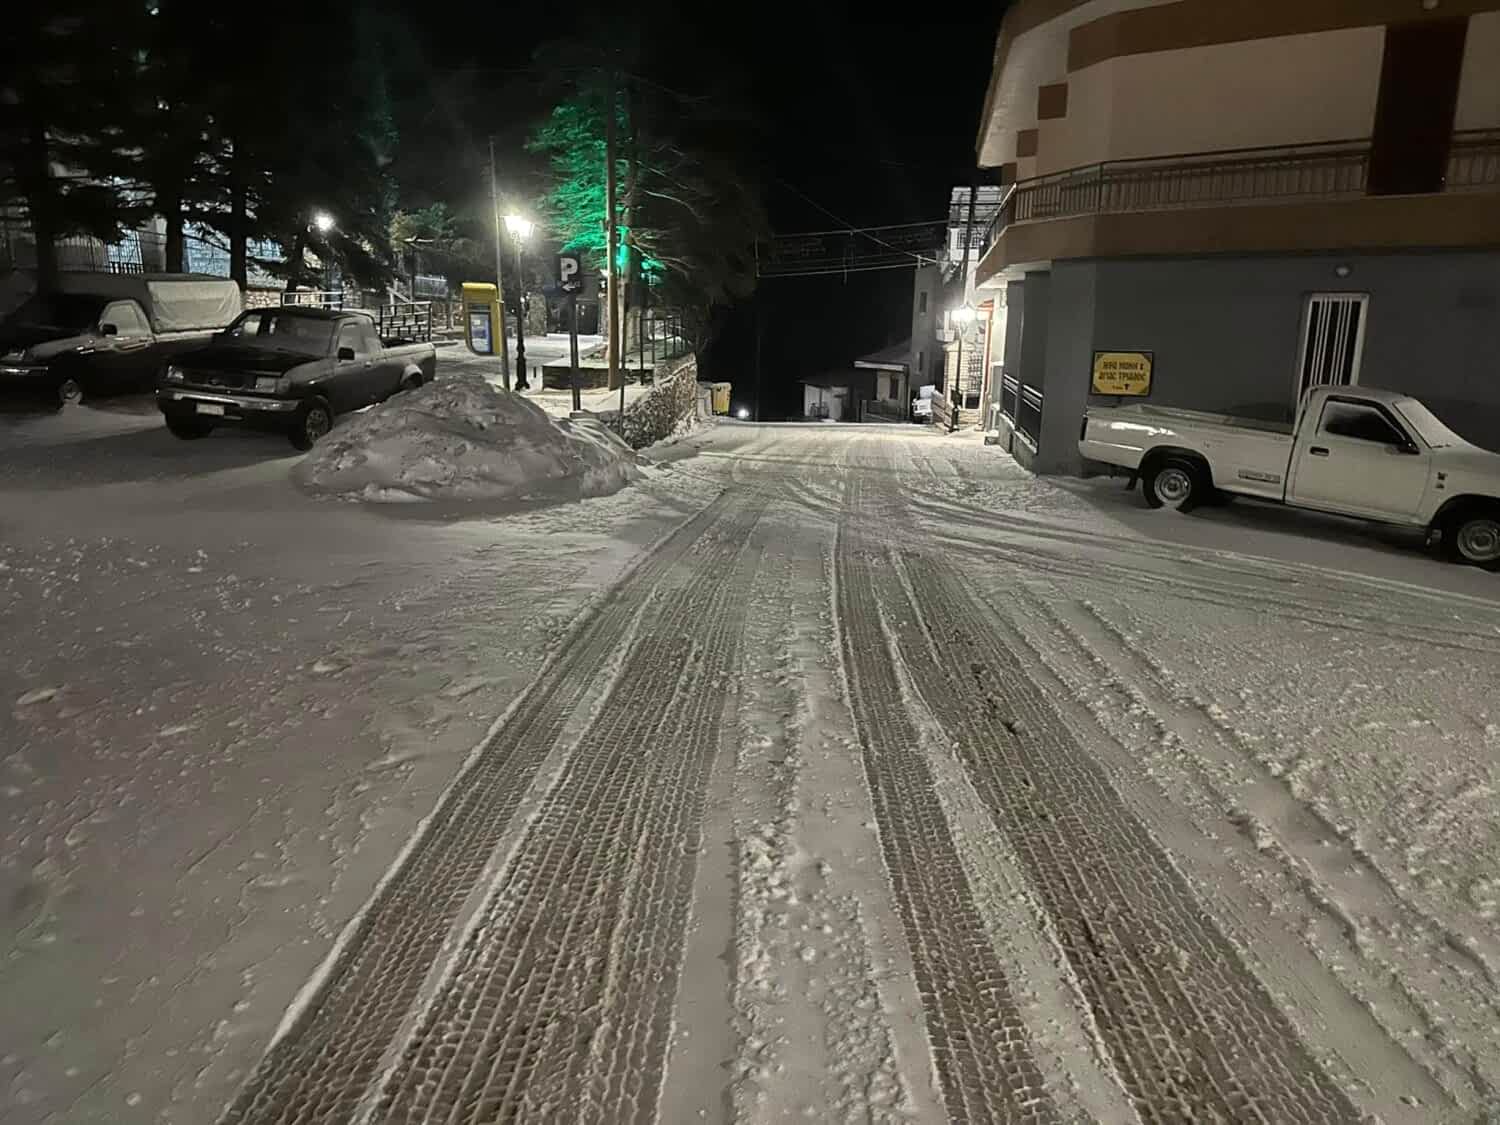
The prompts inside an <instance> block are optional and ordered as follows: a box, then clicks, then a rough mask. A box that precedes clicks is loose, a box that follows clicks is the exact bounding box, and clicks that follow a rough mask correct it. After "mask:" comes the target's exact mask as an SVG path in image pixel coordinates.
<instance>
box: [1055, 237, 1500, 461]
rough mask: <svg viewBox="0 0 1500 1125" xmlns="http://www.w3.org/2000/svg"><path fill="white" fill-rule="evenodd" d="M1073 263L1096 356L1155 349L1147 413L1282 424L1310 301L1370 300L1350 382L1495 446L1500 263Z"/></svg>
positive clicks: (1385, 258) (1499, 410)
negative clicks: (1165, 410) (1410, 398)
mask: <svg viewBox="0 0 1500 1125" xmlns="http://www.w3.org/2000/svg"><path fill="white" fill-rule="evenodd" d="M1064 264H1065V265H1072V264H1073V263H1064ZM1076 264H1077V265H1079V266H1084V265H1091V266H1092V268H1093V269H1095V270H1096V271H1097V277H1098V282H1097V292H1096V302H1095V312H1094V323H1093V344H1092V347H1093V348H1097V349H1102V350H1110V351H1117V350H1118V351H1127V350H1148V351H1152V352H1154V353H1155V362H1154V364H1153V372H1152V392H1151V401H1153V402H1160V403H1164V404H1167V405H1171V406H1183V407H1188V408H1190V409H1195V410H1222V411H1225V412H1232V413H1243V414H1247V415H1251V416H1255V417H1264V418H1290V417H1291V415H1292V413H1293V411H1294V408H1295V397H1296V389H1297V376H1298V371H1297V361H1298V355H1299V350H1300V345H1301V333H1302V317H1303V309H1304V305H1305V303H1306V299H1307V296H1308V294H1310V293H1322V292H1333V293H1337V292H1348V293H1367V294H1369V298H1370V299H1369V305H1368V308H1367V312H1366V323H1365V340H1364V350H1363V356H1362V360H1361V364H1360V370H1359V376H1358V379H1359V382H1360V383H1361V384H1362V385H1365V386H1371V387H1384V388H1387V389H1390V390H1398V391H1404V392H1407V393H1409V394H1412V395H1415V396H1417V397H1418V398H1421V399H1422V400H1423V401H1424V402H1426V403H1427V404H1428V405H1429V406H1431V407H1432V409H1433V410H1434V411H1435V412H1436V413H1437V414H1438V415H1439V416H1441V417H1442V418H1443V420H1444V421H1446V422H1447V423H1448V424H1449V425H1450V426H1452V427H1453V428H1454V429H1455V430H1457V431H1458V432H1459V433H1460V434H1462V435H1463V436H1464V437H1466V438H1468V439H1469V440H1470V441H1474V442H1476V443H1478V444H1481V445H1486V446H1488V447H1490V448H1496V449H1500V308H1497V305H1500V253H1495V252H1477V253H1444V252H1431V253H1411V254H1380V255H1375V254H1369V255H1351V254H1326V255H1322V254H1320V255H1299V256H1295V257H1264V258H1232V259H1231V258H1196V259H1142V260H1115V261H1096V262H1093V263H1076ZM1340 266H1347V267H1348V274H1347V276H1345V277H1339V276H1338V274H1337V273H1336V272H1335V270H1336V269H1337V268H1338V267H1340ZM1059 268H1061V267H1059ZM1055 376H1056V377H1061V376H1062V373H1061V372H1056V373H1055ZM1073 377H1074V376H1073V374H1072V373H1068V375H1067V378H1069V379H1071V378H1073ZM1077 378H1080V379H1083V380H1087V379H1088V365H1087V364H1085V365H1084V366H1083V367H1082V368H1079V369H1078V374H1077ZM1091 397H1092V396H1091ZM1050 401H1051V400H1050V396H1049V403H1050ZM1104 401H1113V400H1104Z"/></svg>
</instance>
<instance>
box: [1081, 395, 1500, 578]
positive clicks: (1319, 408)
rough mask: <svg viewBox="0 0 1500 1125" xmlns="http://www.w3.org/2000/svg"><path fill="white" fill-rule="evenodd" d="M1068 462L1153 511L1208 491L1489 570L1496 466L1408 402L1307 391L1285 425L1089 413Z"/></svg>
mask: <svg viewBox="0 0 1500 1125" xmlns="http://www.w3.org/2000/svg"><path fill="white" fill-rule="evenodd" d="M1078 449H1079V452H1080V453H1082V454H1083V456H1084V457H1085V458H1087V459H1089V460H1091V461H1097V462H1103V463H1104V464H1107V465H1113V466H1118V467H1120V468H1124V469H1127V470H1129V471H1130V473H1131V475H1132V482H1133V481H1134V479H1135V478H1137V477H1138V478H1139V479H1140V480H1141V482H1142V485H1143V490H1144V493H1145V496H1146V502H1147V503H1148V504H1150V505H1151V506H1152V507H1163V506H1165V507H1172V508H1178V509H1182V510H1185V509H1187V508H1190V507H1192V506H1193V505H1195V504H1197V503H1200V502H1202V501H1203V500H1205V499H1207V498H1208V497H1210V496H1211V495H1213V494H1214V493H1215V492H1216V491H1217V492H1223V493H1230V494H1241V495H1245V496H1254V497H1258V498H1260V499H1263V500H1271V501H1276V502H1279V503H1283V504H1289V505H1292V506H1294V507H1298V508H1311V509H1315V510H1318V511H1325V512H1334V513H1337V514H1339V515H1346V516H1356V517H1359V518H1361V519H1368V520H1375V521H1379V522H1381V523H1391V524H1402V525H1406V526H1414V527H1425V528H1428V529H1429V530H1431V531H1436V532H1438V533H1439V534H1440V535H1441V536H1442V541H1443V547H1444V549H1445V551H1446V552H1447V553H1448V555H1449V557H1450V558H1452V559H1454V560H1455V561H1457V562H1465V563H1469V564H1471V565H1474V566H1483V567H1487V568H1489V569H1492V570H1494V569H1500V454H1496V453H1491V452H1489V451H1487V450H1484V449H1480V448H1479V447H1478V446H1476V445H1471V444H1470V443H1469V442H1466V441H1465V440H1464V439H1463V438H1461V437H1459V436H1458V435H1457V434H1455V433H1454V432H1453V431H1452V430H1450V429H1448V427H1447V426H1445V425H1443V423H1442V422H1440V421H1439V420H1438V419H1437V417H1436V416H1435V415H1434V414H1433V413H1432V412H1431V411H1430V410H1428V409H1427V408H1426V407H1425V406H1423V405H1422V404H1421V403H1420V402H1419V401H1417V400H1416V399H1414V398H1412V397H1411V396H1409V395H1403V394H1398V393H1396V392H1393V391H1382V390H1371V389H1368V388H1363V387H1313V388H1311V389H1309V390H1308V392H1307V393H1306V395H1304V396H1303V400H1302V403H1301V405H1300V407H1299V409H1298V411H1297V421H1296V424H1295V425H1286V424H1277V423H1271V422H1259V421H1255V420H1252V419H1246V418H1236V417H1233V416H1230V415H1220V414H1204V413H1200V412H1198V411H1192V410H1178V409H1174V408H1171V407H1161V406H1148V405H1132V406H1115V407H1090V408H1089V409H1088V412H1087V414H1086V415H1085V417H1084V423H1083V430H1082V433H1081V434H1080V437H1079V442H1078Z"/></svg>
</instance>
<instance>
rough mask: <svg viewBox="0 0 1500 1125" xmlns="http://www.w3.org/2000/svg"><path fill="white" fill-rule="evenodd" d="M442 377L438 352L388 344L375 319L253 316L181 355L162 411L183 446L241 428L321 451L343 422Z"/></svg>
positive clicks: (166, 380)
mask: <svg viewBox="0 0 1500 1125" xmlns="http://www.w3.org/2000/svg"><path fill="white" fill-rule="evenodd" d="M436 368H437V352H436V351H435V350H434V348H433V346H432V344H431V343H426V342H413V341H410V340H403V339H398V338H394V337H392V338H388V339H381V337H380V336H379V335H378V334H377V330H376V322H375V318H374V317H373V316H371V315H370V314H369V313H365V312H359V311H355V312H335V311H329V310H325V309H316V308H302V307H290V306H286V307H281V308H269V309H251V310H250V311H248V312H246V313H244V314H243V315H242V316H240V318H239V319H238V320H236V321H235V322H234V323H233V324H231V325H230V326H229V327H228V328H226V329H225V330H224V331H223V332H222V333H220V334H219V335H218V336H216V337H215V338H214V340H213V341H212V343H210V344H209V345H208V346H207V347H204V348H200V349H198V350H196V351H191V352H185V353H183V354H182V355H180V356H178V357H177V359H176V360H175V361H174V362H173V363H172V364H171V365H170V366H168V368H167V369H166V372H165V373H164V374H163V375H162V380H161V382H160V384H159V385H158V386H157V389H156V402H157V405H158V406H159V407H160V408H161V412H162V414H163V415H164V416H165V417H166V422H167V429H169V430H171V431H172V433H174V434H176V435H177V436H178V437H180V438H184V439H191V438H201V437H205V436H207V435H208V434H209V433H210V432H211V431H212V430H213V429H214V427H215V426H217V425H218V424H220V423H221V422H236V423H244V424H248V425H253V426H260V427H264V428H269V429H276V430H281V431H283V432H284V433H286V434H287V436H288V437H289V438H290V439H291V442H292V444H293V445H294V446H296V447H297V448H298V449H311V448H312V446H313V443H314V442H316V441H317V440H318V439H319V438H320V437H322V436H323V435H324V434H326V433H327V432H328V431H329V429H330V428H331V427H332V426H333V419H334V417H335V416H336V415H339V414H343V413H345V412H346V411H350V410H358V409H359V408H360V407H363V406H369V405H370V404H371V403H374V402H379V401H381V400H382V399H386V398H389V397H390V396H391V395H393V394H395V393H396V392H397V391H399V390H405V389H407V388H409V387H416V386H420V385H421V384H423V383H426V382H428V381H429V380H430V379H432V377H433V374H434V373H435V371H436Z"/></svg>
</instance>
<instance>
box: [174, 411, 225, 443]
mask: <svg viewBox="0 0 1500 1125" xmlns="http://www.w3.org/2000/svg"><path fill="white" fill-rule="evenodd" d="M167 429H169V430H170V431H172V434H173V436H174V437H180V438H181V439H182V440H183V441H193V440H194V439H196V438H202V437H207V436H208V435H209V434H211V433H213V429H214V424H213V423H212V422H210V421H209V420H208V419H206V418H194V417H193V416H192V415H191V414H187V415H183V414H168V415H167Z"/></svg>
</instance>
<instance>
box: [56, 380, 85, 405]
mask: <svg viewBox="0 0 1500 1125" xmlns="http://www.w3.org/2000/svg"><path fill="white" fill-rule="evenodd" d="M82 401H83V388H82V387H80V386H79V385H78V383H77V381H76V380H74V379H64V380H63V381H62V382H61V383H60V384H58V387H57V405H58V406H77V405H78V404H79V403H80V402H82Z"/></svg>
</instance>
